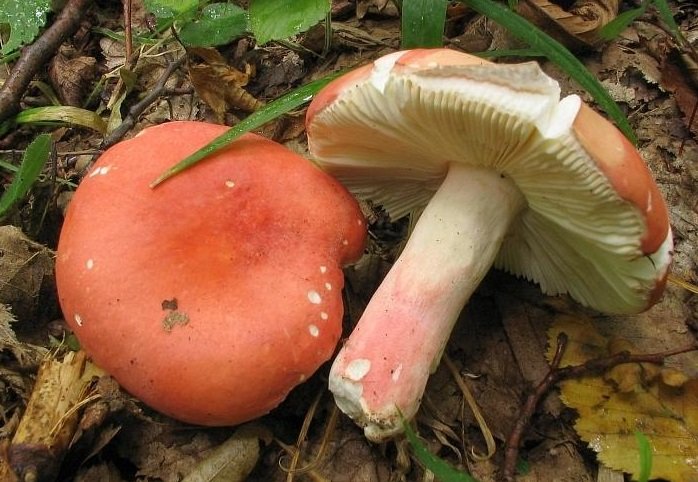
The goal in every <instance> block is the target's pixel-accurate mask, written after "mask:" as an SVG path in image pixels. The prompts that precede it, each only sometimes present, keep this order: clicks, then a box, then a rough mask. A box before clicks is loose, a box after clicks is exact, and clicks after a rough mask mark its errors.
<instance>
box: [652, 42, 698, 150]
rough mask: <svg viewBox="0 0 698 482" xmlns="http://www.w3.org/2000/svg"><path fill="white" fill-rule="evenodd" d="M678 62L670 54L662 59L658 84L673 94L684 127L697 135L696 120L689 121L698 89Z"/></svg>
mask: <svg viewBox="0 0 698 482" xmlns="http://www.w3.org/2000/svg"><path fill="white" fill-rule="evenodd" d="M678 63H679V62H678V61H677V59H675V58H674V57H673V56H671V55H670V56H667V57H665V58H664V59H663V62H662V69H661V70H662V78H661V81H660V85H661V86H662V88H663V89H665V90H667V91H669V92H671V93H672V94H673V96H674V99H675V100H676V105H677V106H678V107H679V109H680V110H681V112H682V113H683V115H684V119H685V122H686V127H688V128H689V130H690V131H691V132H692V133H693V135H695V136H698V121H696V120H695V119H694V120H693V122H690V121H691V118H692V117H693V116H694V115H695V109H696V105H697V104H698V89H697V88H696V86H695V85H694V83H693V82H692V80H691V78H690V77H689V76H688V75H687V74H686V72H684V71H683V70H682V69H681V68H680V67H679V66H678Z"/></svg>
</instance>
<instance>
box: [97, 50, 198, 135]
mask: <svg viewBox="0 0 698 482" xmlns="http://www.w3.org/2000/svg"><path fill="white" fill-rule="evenodd" d="M184 59H185V56H182V57H180V58H178V59H177V60H174V61H172V62H170V64H169V65H168V66H167V68H166V69H165V71H164V72H163V73H162V75H161V76H160V78H159V79H158V81H157V83H156V84H155V86H154V87H153V88H152V89H150V91H149V92H148V94H146V96H145V97H143V98H142V99H141V100H140V101H138V102H137V103H135V104H133V105H132V106H131V108H130V109H129V110H128V114H127V115H126V117H124V120H123V122H121V124H119V126H118V127H117V128H116V129H114V130H113V131H111V133H109V135H108V136H107V137H105V138H104V140H103V141H102V144H101V145H100V147H99V148H100V149H106V148H107V147H109V146H111V145H113V144H116V143H117V142H119V141H120V140H121V138H122V137H124V136H125V135H126V133H127V132H128V131H129V130H130V129H131V128H132V127H133V126H134V125H135V124H136V120H137V119H138V117H139V116H140V115H141V114H142V113H143V112H144V111H145V110H146V109H147V108H148V106H149V105H150V104H152V103H153V102H155V100H156V99H157V98H158V97H160V95H162V93H163V91H164V90H165V84H166V83H167V80H168V79H169V78H170V76H171V75H172V74H173V73H174V71H175V70H177V69H178V68H179V67H180V66H181V65H182V63H183V62H184Z"/></svg>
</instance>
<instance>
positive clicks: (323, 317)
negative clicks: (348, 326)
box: [320, 311, 330, 320]
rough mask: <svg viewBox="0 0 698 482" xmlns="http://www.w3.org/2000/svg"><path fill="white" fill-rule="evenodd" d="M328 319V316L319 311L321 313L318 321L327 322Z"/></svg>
mask: <svg viewBox="0 0 698 482" xmlns="http://www.w3.org/2000/svg"><path fill="white" fill-rule="evenodd" d="M329 317H330V315H328V314H327V313H325V312H324V311H321V312H320V319H322V320H327V319H328V318H329Z"/></svg>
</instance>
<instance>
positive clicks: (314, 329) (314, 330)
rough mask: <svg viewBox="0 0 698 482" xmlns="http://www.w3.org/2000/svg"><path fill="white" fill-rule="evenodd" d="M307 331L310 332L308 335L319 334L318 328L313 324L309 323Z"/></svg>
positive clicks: (315, 335)
mask: <svg viewBox="0 0 698 482" xmlns="http://www.w3.org/2000/svg"><path fill="white" fill-rule="evenodd" d="M308 331H309V332H310V336H314V337H316V338H317V336H318V335H319V334H320V328H318V327H317V326H315V325H310V326H309V327H308Z"/></svg>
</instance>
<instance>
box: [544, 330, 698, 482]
mask: <svg viewBox="0 0 698 482" xmlns="http://www.w3.org/2000/svg"><path fill="white" fill-rule="evenodd" d="M561 332H564V333H566V334H567V336H568V337H569V343H568V346H567V349H566V351H565V354H564V357H563V360H562V364H561V366H567V365H579V364H583V363H584V362H586V361H587V360H590V359H594V358H599V357H603V356H608V355H611V354H613V353H617V352H618V351H621V350H625V349H628V348H631V349H632V348H633V347H632V345H631V344H629V343H628V342H627V341H623V340H611V341H609V340H608V339H607V338H605V337H604V336H602V335H601V334H600V333H599V332H598V331H597V329H596V327H595V326H594V324H593V323H592V321H591V320H590V319H588V318H584V317H571V316H560V317H559V318H558V319H557V321H556V322H555V323H554V325H553V326H552V327H551V329H550V332H549V335H550V336H549V339H550V340H555V339H556V338H557V336H558V334H559V333H561ZM553 351H554V348H552V347H551V349H550V350H549V351H548V358H549V359H551V358H552V356H553ZM665 371H666V373H667V376H668V377H669V378H670V379H672V380H673V381H678V380H680V379H677V378H676V373H675V372H676V371H677V370H676V369H666V368H664V367H660V368H659V370H655V369H654V367H652V366H647V364H626V365H621V366H620V367H619V370H612V371H611V372H609V373H607V374H606V376H605V377H604V376H589V377H585V378H582V379H574V380H567V381H564V382H562V383H561V384H560V387H561V396H562V400H563V401H564V403H565V404H566V405H567V406H569V407H572V408H574V409H576V410H577V411H578V413H579V419H578V420H577V422H576V424H575V430H576V431H577V433H578V434H579V436H580V437H581V438H582V439H583V440H584V441H586V442H587V443H588V444H589V446H590V447H591V448H592V449H594V450H595V451H596V452H597V453H598V455H599V459H600V460H601V461H602V462H603V463H604V464H605V465H607V466H609V467H611V468H614V469H619V470H623V471H624V472H628V473H631V474H634V475H635V476H637V475H638V472H639V470H640V455H639V453H638V450H637V445H636V441H635V436H634V433H635V432H636V431H640V432H642V433H644V434H645V435H646V436H647V437H648V438H649V440H650V443H651V446H652V475H651V478H663V479H666V480H670V481H672V482H696V481H698V379H695V378H693V379H688V377H685V378H684V380H685V382H684V383H683V384H680V386H672V385H667V384H666V383H664V381H663V378H664V377H663V376H661V374H662V373H664V372H665ZM658 374H659V375H660V376H657V375H658ZM675 384H676V383H674V384H673V385H675Z"/></svg>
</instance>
